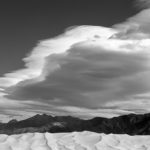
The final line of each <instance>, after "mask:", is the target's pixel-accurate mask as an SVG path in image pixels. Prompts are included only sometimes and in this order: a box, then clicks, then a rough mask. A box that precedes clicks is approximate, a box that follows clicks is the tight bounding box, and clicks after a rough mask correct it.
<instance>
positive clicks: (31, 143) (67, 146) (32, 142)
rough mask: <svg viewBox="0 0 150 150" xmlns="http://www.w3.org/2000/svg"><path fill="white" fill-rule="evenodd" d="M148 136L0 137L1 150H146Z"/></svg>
mask: <svg viewBox="0 0 150 150" xmlns="http://www.w3.org/2000/svg"><path fill="white" fill-rule="evenodd" d="M149 141H150V136H128V135H113V134H110V135H105V134H97V133H92V132H86V131H85V132H73V133H58V134H50V133H27V134H20V135H12V136H7V135H0V149H1V150H30V149H32V150H115V149H119V150H134V149H135V150H148V149H149V147H150V143H149Z"/></svg>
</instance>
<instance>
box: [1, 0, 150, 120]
mask: <svg viewBox="0 0 150 150" xmlns="http://www.w3.org/2000/svg"><path fill="white" fill-rule="evenodd" d="M147 2H148V3H149V1H147ZM149 14H150V9H149V8H145V9H144V10H142V11H141V12H140V13H138V14H137V15H135V16H133V17H131V18H129V19H127V21H125V22H123V23H120V24H116V25H114V26H112V27H110V28H106V27H100V26H74V27H70V28H68V29H66V31H65V32H64V33H63V34H61V35H59V36H57V37H54V38H51V39H47V40H43V41H40V42H39V43H38V45H37V46H36V47H35V48H34V49H33V50H32V51H31V53H30V54H28V55H27V56H26V57H25V58H23V61H24V62H25V68H24V69H21V70H17V71H14V72H11V73H8V74H5V75H4V77H1V78H0V92H1V93H0V96H1V103H2V102H3V108H5V107H6V106H4V105H5V104H6V103H5V102H4V101H10V102H11V103H12V104H11V103H10V108H11V107H13V105H14V104H18V107H19V106H20V107H21V106H22V107H23V108H24V111H28V112H31V114H32V113H33V112H36V113H39V112H43V113H50V114H55V115H59V114H71V115H75V116H81V117H85V118H86V117H88V116H89V117H92V116H99V115H100V116H107V117H110V116H116V115H119V114H126V113H133V112H135V113H140V112H141V113H144V112H148V111H150V110H149V106H150V101H149V97H150V96H149V95H150V94H149V93H150V84H149V80H150V52H149V49H150V28H149V25H150V22H149V19H150V15H149ZM11 105H12V106H11ZM18 111H21V110H18Z"/></svg>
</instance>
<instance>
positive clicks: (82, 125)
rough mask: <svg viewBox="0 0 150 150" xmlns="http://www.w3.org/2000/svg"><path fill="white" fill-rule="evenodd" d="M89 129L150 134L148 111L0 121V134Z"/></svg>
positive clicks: (46, 116) (107, 132) (129, 133)
mask: <svg viewBox="0 0 150 150" xmlns="http://www.w3.org/2000/svg"><path fill="white" fill-rule="evenodd" d="M75 131H77V132H81V131H91V132H96V133H105V134H110V133H113V134H128V135H150V113H147V114H128V115H122V116H118V117H113V118H102V117H95V118H93V119H89V120H83V119H79V118H75V117H71V116H55V117H53V116H50V115H46V114H42V115H39V114H37V115H35V116H33V117H31V118H28V119H25V120H21V121H17V120H15V119H13V120H11V121H9V122H8V123H0V134H7V135H12V134H21V133H29V132H30V133H34V132H39V133H45V132H50V133H59V132H75Z"/></svg>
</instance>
